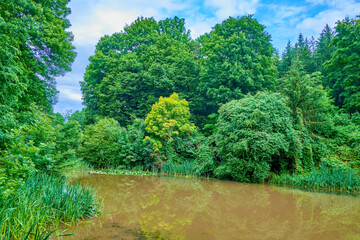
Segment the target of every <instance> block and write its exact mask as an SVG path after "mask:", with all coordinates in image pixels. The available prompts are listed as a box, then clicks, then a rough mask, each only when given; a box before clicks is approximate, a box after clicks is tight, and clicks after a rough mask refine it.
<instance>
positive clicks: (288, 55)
mask: <svg viewBox="0 0 360 240" xmlns="http://www.w3.org/2000/svg"><path fill="white" fill-rule="evenodd" d="M293 57H294V49H293V47H292V46H291V43H290V41H288V43H287V44H286V47H285V50H284V52H283V53H282V55H281V61H280V63H279V76H280V77H283V76H284V75H285V73H286V72H287V71H288V70H289V68H290V66H291V62H292V60H293Z"/></svg>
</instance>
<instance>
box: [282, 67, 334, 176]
mask: <svg viewBox="0 0 360 240" xmlns="http://www.w3.org/2000/svg"><path fill="white" fill-rule="evenodd" d="M321 82H322V75H321V73H320V72H315V73H313V74H311V75H310V74H306V73H305V71H304V70H303V67H302V65H301V62H299V61H294V62H293V64H292V65H291V67H290V70H289V71H288V72H287V74H286V75H285V77H284V78H282V79H280V86H279V88H280V92H281V93H282V94H283V95H284V96H286V97H287V105H288V106H289V108H290V109H291V116H292V118H293V121H294V124H295V128H296V130H298V131H297V134H298V138H299V142H298V148H299V149H300V150H301V152H300V154H299V155H297V156H296V157H295V163H296V169H297V170H298V171H303V170H305V171H310V170H312V169H313V167H314V156H313V155H315V157H316V160H318V161H320V157H319V155H320V153H317V152H316V151H315V153H314V149H313V144H314V139H316V135H323V136H325V135H326V134H327V131H328V130H329V129H331V122H330V113H331V111H332V110H333V107H332V105H331V103H332V102H331V100H330V98H329V97H328V96H327V93H326V91H325V90H324V89H323V86H322V84H321ZM310 136H312V137H310Z"/></svg>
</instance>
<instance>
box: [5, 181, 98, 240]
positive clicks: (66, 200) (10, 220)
mask: <svg viewBox="0 0 360 240" xmlns="http://www.w3.org/2000/svg"><path fill="white" fill-rule="evenodd" d="M99 207H100V205H99V202H98V200H97V198H96V195H95V194H94V192H93V190H92V189H89V188H84V187H82V186H80V185H76V186H74V185H71V184H69V183H66V182H65V181H64V180H63V179H61V178H58V177H53V176H48V175H44V174H41V175H34V176H31V177H29V178H27V179H26V180H25V182H23V183H22V184H21V185H20V186H19V188H18V189H17V190H16V192H15V194H14V195H13V196H11V197H8V198H6V199H5V200H4V201H3V202H1V203H0V237H4V236H6V235H7V234H8V236H11V239H20V237H21V236H24V235H26V233H27V232H28V231H29V229H31V228H32V226H34V224H37V227H38V229H39V230H41V231H43V230H48V227H51V228H53V229H56V228H57V227H58V226H59V224H62V223H65V222H67V223H70V224H72V223H75V222H76V221H77V220H80V219H84V218H90V217H93V216H95V215H97V214H98V213H99V210H100V209H99Z"/></svg>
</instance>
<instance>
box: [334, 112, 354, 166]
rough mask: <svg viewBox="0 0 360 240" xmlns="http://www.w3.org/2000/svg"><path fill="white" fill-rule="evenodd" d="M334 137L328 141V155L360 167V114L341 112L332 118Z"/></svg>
mask: <svg viewBox="0 0 360 240" xmlns="http://www.w3.org/2000/svg"><path fill="white" fill-rule="evenodd" d="M332 122H333V124H334V127H333V131H332V132H331V134H332V136H333V139H332V140H331V141H330V142H329V143H328V146H329V147H330V153H329V154H328V155H330V156H332V157H333V158H336V159H338V160H339V161H342V162H345V163H347V164H348V165H349V166H350V167H353V168H355V169H359V167H360V114H359V113H354V114H352V115H350V114H346V113H341V114H337V115H335V116H334V117H333V118H332Z"/></svg>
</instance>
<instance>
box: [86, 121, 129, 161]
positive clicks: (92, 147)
mask: <svg viewBox="0 0 360 240" xmlns="http://www.w3.org/2000/svg"><path fill="white" fill-rule="evenodd" d="M124 134H125V129H124V128H121V127H120V125H119V123H118V122H117V121H116V120H115V119H112V118H103V119H101V120H99V121H98V122H97V123H96V124H94V125H88V126H86V127H85V130H84V134H83V136H82V139H81V145H80V148H79V156H80V157H82V158H83V159H84V161H85V162H88V163H90V164H92V165H93V166H96V167H107V166H110V165H112V166H118V165H119V164H120V163H119V152H120V150H121V144H120V143H119V140H120V139H121V136H122V135H124Z"/></svg>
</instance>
